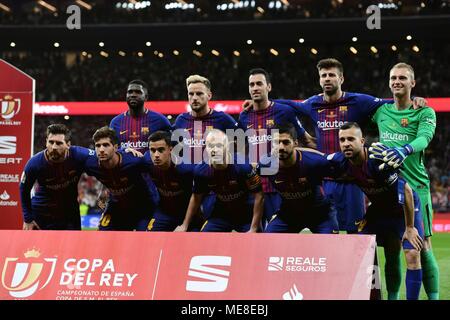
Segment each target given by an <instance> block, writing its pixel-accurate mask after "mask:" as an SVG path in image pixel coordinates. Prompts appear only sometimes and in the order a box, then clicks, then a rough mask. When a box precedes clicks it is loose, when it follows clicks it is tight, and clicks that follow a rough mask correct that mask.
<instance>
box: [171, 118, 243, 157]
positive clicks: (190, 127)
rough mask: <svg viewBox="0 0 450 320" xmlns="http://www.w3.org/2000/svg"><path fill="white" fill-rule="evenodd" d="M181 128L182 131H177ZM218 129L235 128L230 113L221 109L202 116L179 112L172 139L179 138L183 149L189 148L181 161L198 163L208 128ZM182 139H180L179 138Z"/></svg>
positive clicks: (235, 124) (224, 130) (201, 155)
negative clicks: (188, 151)
mask: <svg viewBox="0 0 450 320" xmlns="http://www.w3.org/2000/svg"><path fill="white" fill-rule="evenodd" d="M178 129H183V130H184V131H183V132H182V133H177V131H175V130H178ZM211 129H219V130H222V131H223V132H226V130H227V129H233V130H235V129H237V122H236V120H234V119H233V117H231V116H230V115H228V114H226V113H225V112H222V111H215V110H213V109H211V111H210V112H209V113H208V114H206V115H205V116H202V117H194V116H192V115H191V113H189V112H185V113H182V114H180V115H179V116H178V117H177V119H176V120H175V124H174V125H173V130H174V134H175V135H174V139H177V138H180V142H182V144H183V148H184V150H190V153H189V156H188V157H186V156H184V155H183V163H186V164H192V163H194V164H200V163H201V162H202V161H203V160H204V159H203V151H204V149H205V138H206V133H207V131H208V130H211ZM181 139H182V140H181Z"/></svg>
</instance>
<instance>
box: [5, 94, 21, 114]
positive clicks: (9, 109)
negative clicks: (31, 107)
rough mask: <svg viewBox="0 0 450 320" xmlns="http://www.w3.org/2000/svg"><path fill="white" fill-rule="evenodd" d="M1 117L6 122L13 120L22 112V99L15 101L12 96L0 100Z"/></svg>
mask: <svg viewBox="0 0 450 320" xmlns="http://www.w3.org/2000/svg"><path fill="white" fill-rule="evenodd" d="M0 103H1V117H2V118H3V119H6V120H10V119H12V118H13V117H14V116H15V115H16V114H18V113H19V111H20V99H14V98H13V97H12V96H11V95H6V96H4V97H3V99H1V98H0Z"/></svg>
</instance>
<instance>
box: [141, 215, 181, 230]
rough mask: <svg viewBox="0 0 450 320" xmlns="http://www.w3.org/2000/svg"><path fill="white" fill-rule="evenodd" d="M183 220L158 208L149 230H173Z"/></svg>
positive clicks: (148, 227)
mask: <svg viewBox="0 0 450 320" xmlns="http://www.w3.org/2000/svg"><path fill="white" fill-rule="evenodd" d="M182 222H183V221H182V220H181V221H180V219H179V218H177V217H173V216H171V215H168V214H165V213H162V212H160V211H159V210H157V211H156V212H155V214H154V215H153V218H152V219H151V220H150V223H149V224H148V226H147V231H173V230H175V228H176V227H177V226H178V225H180V224H181V223H182Z"/></svg>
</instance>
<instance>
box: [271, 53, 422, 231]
mask: <svg viewBox="0 0 450 320" xmlns="http://www.w3.org/2000/svg"><path fill="white" fill-rule="evenodd" d="M317 70H318V74H319V84H320V87H321V88H322V93H321V94H318V95H315V96H312V97H310V98H308V99H307V100H305V101H303V102H294V101H290V100H275V101H277V102H280V103H283V104H287V105H289V106H291V107H293V108H294V110H295V111H296V113H297V116H298V117H301V116H305V117H308V118H310V119H311V120H312V124H313V126H314V130H315V136H316V138H317V149H318V150H319V151H321V152H323V153H325V154H331V153H334V152H338V151H339V150H340V149H339V137H338V131H339V127H340V126H341V125H342V124H344V123H345V122H348V121H350V122H357V123H359V124H360V125H362V126H364V125H365V124H366V123H368V122H369V121H370V118H371V116H372V115H373V114H374V113H375V111H376V110H377V109H378V108H379V107H381V106H382V105H383V104H384V103H386V102H388V101H390V100H382V99H379V98H376V97H373V96H370V95H367V94H361V93H353V92H347V91H343V90H342V84H343V83H344V67H343V65H342V63H341V62H340V61H338V60H336V59H333V58H328V59H323V60H320V61H319V62H318V64H317ZM414 102H415V104H416V105H420V106H424V105H425V104H426V103H425V100H424V99H423V98H415V101H414ZM323 187H324V190H325V194H326V195H327V197H329V198H330V199H331V200H332V201H333V203H334V206H335V207H336V210H337V213H338V222H339V228H340V230H346V231H347V232H348V233H354V232H356V229H357V226H356V224H355V223H356V222H357V221H359V220H361V219H362V217H363V215H364V210H365V208H364V207H365V205H364V194H363V192H362V191H361V190H360V189H359V188H358V187H357V186H355V185H354V184H350V183H340V182H338V181H335V180H334V179H332V178H330V177H329V178H326V179H325V180H324V184H323Z"/></svg>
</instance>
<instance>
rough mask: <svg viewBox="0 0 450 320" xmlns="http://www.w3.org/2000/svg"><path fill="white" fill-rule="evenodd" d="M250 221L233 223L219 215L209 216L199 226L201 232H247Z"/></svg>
mask: <svg viewBox="0 0 450 320" xmlns="http://www.w3.org/2000/svg"><path fill="white" fill-rule="evenodd" d="M250 227H251V222H250V223H233V222H231V221H230V220H227V219H224V218H220V217H211V218H209V219H208V220H206V222H205V223H204V224H203V226H202V228H201V230H200V231H201V232H231V231H233V230H234V231H237V232H247V231H248V230H250Z"/></svg>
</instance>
